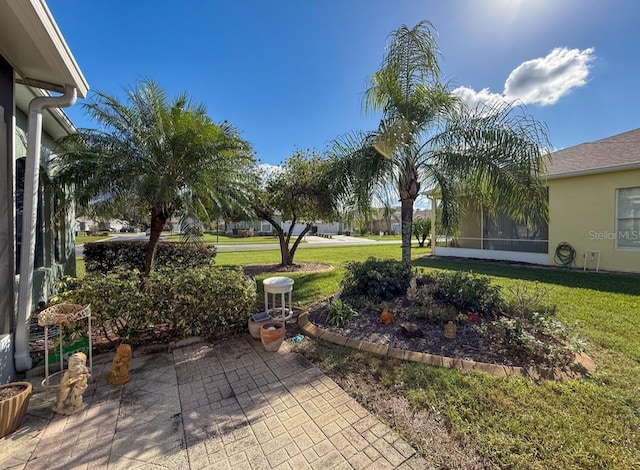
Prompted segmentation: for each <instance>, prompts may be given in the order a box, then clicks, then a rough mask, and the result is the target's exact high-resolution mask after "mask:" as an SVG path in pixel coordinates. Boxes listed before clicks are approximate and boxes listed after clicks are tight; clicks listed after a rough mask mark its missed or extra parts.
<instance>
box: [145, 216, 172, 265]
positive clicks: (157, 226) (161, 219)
mask: <svg viewBox="0 0 640 470" xmlns="http://www.w3.org/2000/svg"><path fill="white" fill-rule="evenodd" d="M166 222H167V217H166V216H165V214H164V211H162V210H160V209H159V208H157V207H154V208H152V209H151V234H150V235H149V244H148V245H147V253H146V255H145V258H144V276H145V277H147V276H148V275H149V273H150V272H151V270H152V269H153V264H154V262H155V258H156V247H157V246H158V241H159V240H160V234H161V233H162V229H163V227H164V224H165V223H166Z"/></svg>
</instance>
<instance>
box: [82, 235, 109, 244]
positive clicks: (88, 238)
mask: <svg viewBox="0 0 640 470" xmlns="http://www.w3.org/2000/svg"><path fill="white" fill-rule="evenodd" d="M107 238H109V235H78V236H77V237H76V245H84V244H85V243H93V242H99V241H100V240H106V239H107Z"/></svg>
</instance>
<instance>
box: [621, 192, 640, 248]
mask: <svg viewBox="0 0 640 470" xmlns="http://www.w3.org/2000/svg"><path fill="white" fill-rule="evenodd" d="M616 215H617V219H616V222H617V223H616V237H615V238H616V248H625V249H629V248H631V249H637V250H640V188H626V189H618V191H617V214H616Z"/></svg>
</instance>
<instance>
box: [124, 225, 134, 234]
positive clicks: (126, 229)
mask: <svg viewBox="0 0 640 470" xmlns="http://www.w3.org/2000/svg"><path fill="white" fill-rule="evenodd" d="M120 233H136V228H135V227H131V226H128V227H122V228H121V229H120Z"/></svg>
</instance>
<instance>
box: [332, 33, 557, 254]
mask: <svg viewBox="0 0 640 470" xmlns="http://www.w3.org/2000/svg"><path fill="white" fill-rule="evenodd" d="M432 29H433V26H432V25H431V23H429V22H427V21H423V22H420V23H418V24H417V25H416V26H415V27H414V28H412V29H409V28H408V27H407V26H404V25H403V26H401V27H400V28H399V29H397V30H396V31H395V32H393V33H392V34H391V35H390V37H389V45H388V48H387V52H386V55H385V57H384V60H383V63H382V66H381V68H380V70H378V71H377V72H376V73H375V74H374V75H373V76H372V77H371V80H370V84H369V88H368V89H367V90H366V92H365V95H364V109H365V111H381V112H382V118H381V121H380V125H379V127H378V129H377V130H376V131H373V132H368V133H362V132H355V133H351V134H347V135H345V136H342V137H341V138H338V139H336V140H335V141H334V145H333V154H334V159H335V162H334V168H335V169H336V175H335V177H336V178H338V179H340V181H341V182H340V184H338V185H337V186H338V187H341V188H343V194H342V196H343V197H345V198H347V199H349V200H351V201H353V202H354V204H355V205H357V206H358V207H361V208H364V207H367V206H368V205H369V204H370V201H371V198H372V196H373V195H374V194H375V191H376V189H377V188H379V187H381V186H384V185H386V184H388V183H389V182H390V181H392V182H394V183H395V185H396V188H397V191H398V196H399V199H400V204H401V222H402V259H403V260H404V261H407V262H408V261H410V260H411V225H412V219H413V204H414V202H415V200H416V198H417V197H418V196H419V194H420V191H421V188H422V185H423V184H427V185H428V187H429V188H434V189H437V190H438V191H439V192H440V193H441V195H442V224H443V226H444V227H445V228H446V229H452V228H453V227H454V226H455V223H456V221H457V217H458V215H459V211H460V201H461V198H460V196H461V195H463V194H466V195H474V197H480V196H481V197H482V199H481V201H482V203H483V204H485V205H486V207H487V208H488V209H489V210H490V209H491V208H495V207H498V204H499V205H500V207H501V208H502V209H506V210H507V212H508V214H509V215H511V216H512V217H514V218H516V219H518V220H522V221H529V220H531V218H532V217H533V213H532V212H534V211H536V210H538V211H540V210H542V211H544V208H545V207H546V202H545V201H546V199H545V198H546V193H545V190H544V186H543V184H542V182H541V180H540V178H539V174H540V172H541V171H542V169H543V160H544V149H545V148H548V145H546V142H547V140H546V132H545V128H544V126H542V125H541V124H539V123H538V122H536V121H535V120H533V119H531V118H529V117H527V116H525V115H524V114H522V113H518V111H521V108H519V107H517V106H512V105H509V104H503V105H499V106H496V107H494V108H478V109H475V110H469V109H467V108H466V107H465V106H464V105H463V104H462V103H461V102H460V101H459V100H458V98H457V97H456V96H454V95H453V94H452V93H451V92H450V91H449V89H448V87H447V86H446V85H445V84H443V83H441V81H440V69H439V65H438V58H439V50H438V47H437V44H436V41H435V38H434V35H433V33H432Z"/></svg>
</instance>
